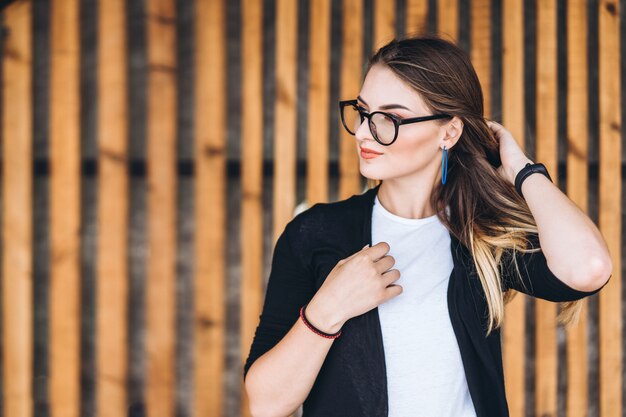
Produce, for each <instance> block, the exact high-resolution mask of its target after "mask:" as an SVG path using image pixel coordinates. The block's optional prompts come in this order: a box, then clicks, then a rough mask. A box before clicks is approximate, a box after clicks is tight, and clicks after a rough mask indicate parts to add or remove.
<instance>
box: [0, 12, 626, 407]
mask: <svg viewBox="0 0 626 417" xmlns="http://www.w3.org/2000/svg"><path fill="white" fill-rule="evenodd" d="M5 3H6V2H5ZM625 3H626V1H625V0H619V1H618V0H612V1H607V0H601V1H598V0H594V1H589V2H584V1H581V0H573V1H565V0H537V1H536V2H535V1H520V0H491V1H490V0H460V1H455V0H439V1H434V0H429V1H424V0H422V1H417V0H395V1H391V0H386V1H382V0H336V1H331V0H265V1H256V0H239V1H237V0H234V1H226V0H195V1H191V0H189V1H183V0H177V1H176V0H132V1H123V0H107V1H98V0H31V1H28V0H21V1H12V2H9V3H8V5H7V4H4V7H3V9H2V11H1V17H2V33H1V36H2V48H1V51H0V54H1V56H0V59H1V61H2V65H1V66H0V72H1V78H2V85H1V89H2V99H1V100H0V108H1V118H0V120H1V121H0V124H1V149H0V151H1V154H2V158H1V163H2V169H1V175H2V181H1V183H0V184H1V189H0V199H1V204H0V215H1V219H2V224H1V226H0V233H1V234H2V239H1V240H0V245H1V250H0V262H1V265H2V268H1V270H0V274H1V281H0V282H1V285H0V292H1V295H2V296H1V297H0V311H1V316H2V320H1V322H0V327H1V337H0V348H1V361H0V373H1V375H2V378H1V379H0V394H1V395H0V402H1V405H2V406H1V407H0V412H1V413H2V416H4V417H30V416H52V417H78V416H84V417H90V416H98V417H105V416H106V417H109V416H111V417H113V416H115V417H117V416H125V415H128V416H144V415H146V416H150V417H157V416H177V417H179V416H184V417H187V416H190V417H191V416H194V417H196V416H240V415H247V412H246V411H245V410H246V409H247V403H246V396H245V394H244V391H243V379H242V365H243V361H244V360H245V358H246V356H247V354H248V350H249V347H250V344H251V341H252V336H253V333H254V329H255V328H256V325H257V322H258V318H259V314H260V309H261V306H262V302H263V296H264V291H265V284H266V279H267V277H268V274H269V269H268V268H269V261H270V259H271V255H272V249H273V245H274V242H275V239H276V238H277V236H278V234H279V233H280V232H281V231H282V229H283V227H284V225H285V224H286V222H287V221H289V220H290V219H291V218H292V217H293V216H294V214H295V212H296V210H301V209H303V208H306V206H307V205H310V204H313V203H315V202H317V201H334V200H337V199H343V198H347V197H349V196H350V195H352V194H355V193H360V192H362V191H363V188H364V186H365V179H364V178H362V177H361V176H360V174H359V170H358V157H357V155H356V154H355V153H354V147H353V144H352V141H353V138H352V137H350V136H348V135H347V134H345V133H344V132H343V131H342V129H341V127H340V125H339V122H338V101H339V100H340V99H347V98H354V97H355V96H356V93H358V91H359V89H360V83H361V80H362V77H363V73H362V71H363V66H364V64H365V62H366V59H367V57H368V56H369V55H370V54H371V53H372V52H373V51H374V50H375V49H376V48H377V47H379V46H381V45H383V44H384V43H386V42H387V41H388V40H390V39H391V38H393V37H394V36H401V35H402V34H404V33H407V32H408V33H421V32H436V33H440V34H442V35H443V36H446V37H448V38H449V39H452V40H454V41H456V42H458V44H459V45H460V46H461V47H462V48H463V49H465V50H466V51H468V52H469V53H470V54H471V57H472V60H473V63H474V65H475V67H476V69H477V72H478V73H479V76H480V79H481V82H482V85H483V89H484V92H485V98H486V109H487V113H486V116H487V117H489V118H492V119H494V120H497V121H500V122H502V123H503V124H504V125H505V127H507V128H508V129H510V130H511V131H512V132H513V134H514V136H515V137H516V138H517V139H518V140H519V141H520V143H521V144H523V146H524V147H525V148H526V150H527V151H528V153H529V155H530V156H532V157H533V159H536V160H537V161H540V162H543V163H544V164H545V165H546V166H547V167H548V169H549V171H550V173H551V175H552V177H553V178H554V179H555V182H556V183H558V185H559V187H561V189H562V190H563V191H564V192H566V193H567V194H568V195H569V196H570V198H571V199H572V200H573V201H574V202H575V203H576V204H578V206H579V207H581V209H583V210H585V211H586V212H588V213H589V215H590V217H591V218H592V219H593V220H594V221H595V222H596V223H597V224H598V225H599V227H600V229H601V231H602V233H603V235H604V236H605V239H606V241H607V243H608V245H609V248H610V251H611V254H612V256H613V265H614V271H613V278H612V280H611V282H610V283H609V284H608V286H607V287H606V288H605V289H604V290H603V291H602V292H601V293H599V294H598V295H596V296H593V297H590V298H588V299H587V300H586V301H585V303H586V306H585V310H584V312H583V316H582V320H581V322H580V325H579V326H578V327H577V328H576V329H574V330H573V331H571V332H569V333H568V334H566V333H565V332H564V331H563V329H562V328H560V327H557V326H556V325H555V320H554V318H555V316H556V305H555V304H552V303H548V302H544V301H541V300H534V299H531V298H529V297H526V296H523V295H519V296H518V297H517V298H516V300H515V301H514V302H513V303H512V304H511V305H509V306H507V313H506V314H507V319H506V323H505V326H504V328H503V339H504V340H503V344H504V346H503V349H504V361H505V364H504V366H505V374H506V387H507V396H508V399H509V405H510V410H511V416H517V417H519V416H571V417H574V416H585V415H588V416H603V417H618V416H624V415H626V411H625V410H626V408H625V407H624V406H623V401H624V400H623V399H624V395H623V393H624V384H623V379H624V378H623V377H624V370H623V367H622V361H623V355H624V349H623V348H622V345H623V343H622V342H623V334H624V332H623V331H622V326H623V324H622V314H623V313H622V309H623V307H622V302H621V300H622V299H623V298H624V296H623V290H622V284H621V279H622V278H621V277H622V268H623V265H624V263H623V262H621V260H622V259H623V257H624V253H623V252H624V251H623V246H624V244H623V241H624V240H623V239H624V226H623V225H624V221H623V220H622V213H623V211H624V209H623V208H624V195H625V194H626V193H624V192H623V187H624V181H623V178H624V174H623V167H624V161H625V160H626V158H625V157H624V155H625V153H626V151H625V150H624V147H623V146H622V141H623V138H624V137H625V136H624V127H623V124H622V120H623V119H624V107H623V106H622V102H624V98H625V97H624V96H625V94H624V92H625V91H626V89H625V88H624V87H623V84H622V81H621V80H622V79H623V75H624V73H625V72H626V68H625V64H624V59H623V58H621V57H623V56H625V55H624V48H625V46H624V44H625V43H624V42H620V41H621V40H624V39H625V38H626V36H625V35H626V30H625V28H624V25H621V24H620V22H621V21H623V20H624V17H625V15H626V12H625V10H626V5H625ZM301 203H302V204H303V205H300V206H299V204H301Z"/></svg>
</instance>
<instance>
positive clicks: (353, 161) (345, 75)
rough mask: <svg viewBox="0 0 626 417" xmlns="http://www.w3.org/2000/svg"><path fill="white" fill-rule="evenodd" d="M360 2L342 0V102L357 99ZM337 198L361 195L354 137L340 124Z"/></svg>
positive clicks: (359, 71) (360, 58)
mask: <svg viewBox="0 0 626 417" xmlns="http://www.w3.org/2000/svg"><path fill="white" fill-rule="evenodd" d="M362 40H363V0H343V17H342V40H341V48H342V49H341V51H342V53H341V74H340V77H341V81H340V86H341V87H340V89H341V94H340V98H341V100H350V99H354V98H356V97H357V95H358V94H359V91H360V88H361V82H362V72H363V65H362V62H363V42H362ZM339 130H340V133H339V138H340V140H339V190H338V193H337V194H338V199H340V200H341V199H344V198H347V197H350V196H351V195H352V194H355V193H359V192H361V188H362V187H361V180H360V177H361V173H360V171H359V156H358V155H357V152H356V149H355V147H356V144H355V138H354V136H352V135H350V134H349V133H348V132H346V131H345V129H344V128H343V126H341V125H339Z"/></svg>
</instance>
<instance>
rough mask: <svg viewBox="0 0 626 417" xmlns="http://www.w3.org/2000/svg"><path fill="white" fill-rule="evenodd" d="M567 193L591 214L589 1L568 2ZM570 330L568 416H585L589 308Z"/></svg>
mask: <svg viewBox="0 0 626 417" xmlns="http://www.w3.org/2000/svg"><path fill="white" fill-rule="evenodd" d="M567 44H568V49H567V51H568V52H567V143H568V149H567V195H568V197H569V198H570V199H571V200H572V201H573V202H574V203H575V204H576V205H577V206H578V207H579V208H580V209H581V210H582V211H584V212H585V213H588V209H589V208H588V204H587V198H588V187H589V183H588V180H587V175H588V162H589V159H588V149H589V145H588V140H589V138H588V121H589V117H588V114H587V113H588V106H587V100H588V94H587V1H585V0H572V1H570V2H568V5H567ZM582 303H583V306H582V309H581V311H580V318H579V322H578V325H577V326H575V327H573V328H571V329H570V330H568V332H567V379H568V380H567V399H566V407H567V416H568V417H584V416H586V415H587V407H588V391H587V389H588V383H587V382H588V381H587V372H588V356H587V354H588V349H587V322H588V321H587V318H588V317H587V307H588V300H587V299H584V300H583V301H582Z"/></svg>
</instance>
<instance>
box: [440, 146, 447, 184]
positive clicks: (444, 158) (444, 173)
mask: <svg viewBox="0 0 626 417" xmlns="http://www.w3.org/2000/svg"><path fill="white" fill-rule="evenodd" d="M444 162H445V168H444ZM447 177H448V150H447V149H446V147H445V145H444V147H443V155H441V183H442V184H445V183H446V178H447Z"/></svg>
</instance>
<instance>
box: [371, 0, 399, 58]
mask: <svg viewBox="0 0 626 417" xmlns="http://www.w3.org/2000/svg"><path fill="white" fill-rule="evenodd" d="M395 11H396V0H385V1H382V0H374V42H373V43H372V48H374V52H376V51H377V50H378V48H380V47H381V46H383V45H385V44H386V43H387V42H389V41H390V40H392V39H393V38H394V37H395V36H396V13H395Z"/></svg>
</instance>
